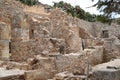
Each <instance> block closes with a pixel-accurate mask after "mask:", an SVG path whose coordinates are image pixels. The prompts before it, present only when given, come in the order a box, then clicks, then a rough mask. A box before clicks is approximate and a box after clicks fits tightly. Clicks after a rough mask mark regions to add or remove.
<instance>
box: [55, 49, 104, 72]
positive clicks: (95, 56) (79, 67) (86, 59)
mask: <svg viewBox="0 0 120 80" xmlns="http://www.w3.org/2000/svg"><path fill="white" fill-rule="evenodd" d="M102 60H103V47H95V49H85V50H84V51H83V53H71V54H66V55H59V56H57V58H56V66H57V69H58V71H59V72H63V71H69V72H72V73H74V74H84V71H85V69H86V66H87V63H89V64H90V65H96V64H99V63H101V62H102Z"/></svg>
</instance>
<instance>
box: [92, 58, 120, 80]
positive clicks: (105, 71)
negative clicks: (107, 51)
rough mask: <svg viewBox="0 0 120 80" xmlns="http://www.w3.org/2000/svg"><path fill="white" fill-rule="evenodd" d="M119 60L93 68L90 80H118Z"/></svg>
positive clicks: (119, 72) (119, 79) (119, 77)
mask: <svg viewBox="0 0 120 80" xmlns="http://www.w3.org/2000/svg"><path fill="white" fill-rule="evenodd" d="M119 63H120V59H115V60H113V61H110V62H107V63H103V64H99V65H97V66H95V67H93V74H92V75H93V79H92V80H96V79H97V80H99V79H100V80H104V79H105V80H120V76H119V75H120V64H119Z"/></svg>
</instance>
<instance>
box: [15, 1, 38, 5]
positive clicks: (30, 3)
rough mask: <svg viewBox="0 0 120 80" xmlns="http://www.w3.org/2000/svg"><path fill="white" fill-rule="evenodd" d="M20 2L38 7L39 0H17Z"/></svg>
mask: <svg viewBox="0 0 120 80" xmlns="http://www.w3.org/2000/svg"><path fill="white" fill-rule="evenodd" d="M17 1H20V2H21V3H24V4H27V5H29V6H33V5H36V4H37V3H38V2H39V1H38V0H17Z"/></svg>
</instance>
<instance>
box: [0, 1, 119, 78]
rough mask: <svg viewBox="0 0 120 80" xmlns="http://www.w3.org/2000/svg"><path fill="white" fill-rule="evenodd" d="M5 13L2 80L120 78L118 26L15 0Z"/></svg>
mask: <svg viewBox="0 0 120 80" xmlns="http://www.w3.org/2000/svg"><path fill="white" fill-rule="evenodd" d="M33 9H34V10H33ZM35 10H36V11H35ZM0 11H1V12H0V80H120V77H119V74H120V65H119V64H117V62H118V63H119V61H120V60H119V57H120V37H119V35H120V26H119V25H117V24H114V23H112V25H107V24H102V23H100V22H87V21H83V20H80V19H77V18H73V17H71V16H70V15H68V14H67V13H65V12H64V11H62V10H60V9H51V10H50V11H49V12H46V11H45V10H44V9H43V7H42V6H38V7H36V6H32V7H28V6H26V5H23V4H21V3H19V2H17V1H14V0H1V1H0ZM114 59H115V60H114ZM111 60H113V61H111ZM108 61H110V62H108ZM105 62H107V63H105ZM116 65H117V66H116ZM96 66H98V67H100V68H98V67H96Z"/></svg>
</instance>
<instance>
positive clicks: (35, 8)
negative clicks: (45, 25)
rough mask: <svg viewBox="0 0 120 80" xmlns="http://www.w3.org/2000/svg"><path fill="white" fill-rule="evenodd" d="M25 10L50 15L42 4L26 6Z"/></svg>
mask: <svg viewBox="0 0 120 80" xmlns="http://www.w3.org/2000/svg"><path fill="white" fill-rule="evenodd" d="M24 11H25V12H32V13H36V14H42V15H48V13H46V12H45V9H44V7H42V6H25V7H24Z"/></svg>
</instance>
